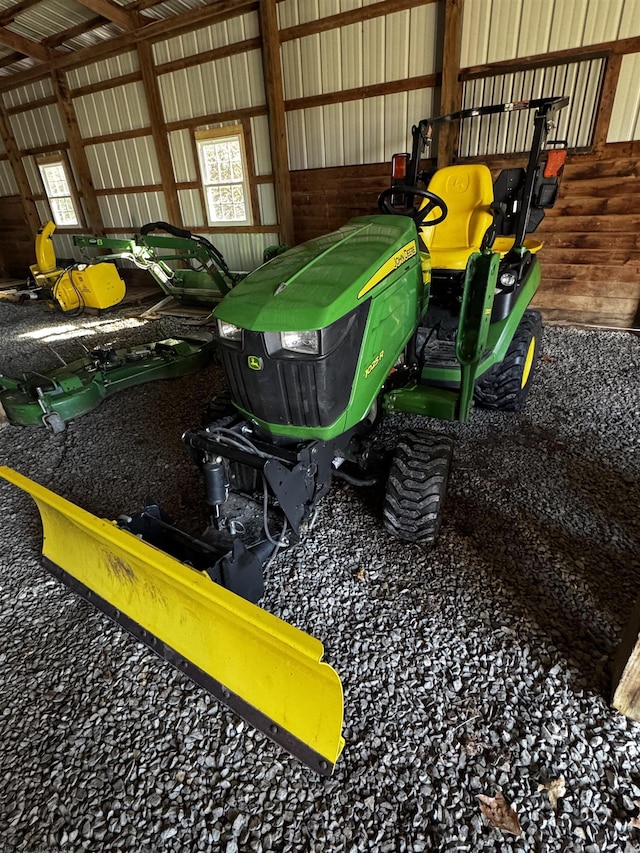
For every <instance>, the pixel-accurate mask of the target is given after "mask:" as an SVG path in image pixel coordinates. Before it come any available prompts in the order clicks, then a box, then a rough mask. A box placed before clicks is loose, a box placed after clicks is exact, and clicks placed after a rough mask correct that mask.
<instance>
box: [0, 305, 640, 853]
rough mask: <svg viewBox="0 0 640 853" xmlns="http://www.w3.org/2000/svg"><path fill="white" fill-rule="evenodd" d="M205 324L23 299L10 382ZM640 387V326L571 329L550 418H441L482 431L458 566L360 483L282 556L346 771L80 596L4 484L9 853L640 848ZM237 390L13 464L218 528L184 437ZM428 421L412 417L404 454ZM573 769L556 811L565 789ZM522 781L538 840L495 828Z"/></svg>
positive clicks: (70, 431) (64, 491)
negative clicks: (291, 749)
mask: <svg viewBox="0 0 640 853" xmlns="http://www.w3.org/2000/svg"><path fill="white" fill-rule="evenodd" d="M46 330H48V331H46ZM180 333H183V334H193V328H192V327H190V326H185V325H181V324H180V323H179V322H177V321H169V320H163V321H161V322H159V321H155V322H146V323H145V322H143V321H140V320H139V318H138V317H136V316H127V312H126V311H124V310H120V311H118V310H116V311H114V312H110V313H108V314H105V315H103V316H101V317H99V318H96V317H88V316H86V317H80V318H76V319H68V318H61V317H60V316H59V315H56V314H52V313H50V312H48V311H47V310H46V308H45V307H44V306H43V305H41V304H39V303H34V304H33V305H10V304H2V303H0V336H1V339H2V347H1V348H0V373H2V374H6V375H8V376H19V375H20V374H21V373H23V372H25V371H32V370H35V371H43V370H46V369H48V368H49V367H51V366H52V365H53V364H54V356H53V355H52V353H51V351H50V349H49V347H50V346H52V347H54V348H55V349H56V351H57V352H59V354H60V355H61V356H62V357H63V358H65V359H66V360H71V359H73V358H76V357H78V356H79V355H80V354H81V348H80V346H79V342H83V343H85V344H86V345H87V346H94V345H97V344H104V343H108V342H110V341H112V340H114V339H115V340H117V341H118V343H119V344H121V345H123V346H127V345H134V344H139V343H143V342H146V341H152V340H159V339H161V338H163V337H168V336H169V335H176V334H180ZM639 375H640V338H638V337H637V336H634V335H632V334H623V333H611V332H601V331H600V332H596V331H585V330H577V329H571V328H559V327H550V328H547V329H546V331H545V340H544V346H543V358H542V360H541V363H540V368H539V372H538V375H537V377H536V381H535V384H534V387H533V389H532V391H531V395H530V397H529V401H528V404H527V409H526V411H525V412H524V413H522V414H519V415H515V414H499V413H495V412H487V411H481V410H477V411H474V413H473V416H472V419H471V422H470V423H469V424H447V423H441V422H436V421H434V422H431V423H429V424H427V425H428V426H431V427H433V428H434V429H435V430H437V431H440V432H443V433H447V434H448V435H451V436H452V437H453V438H454V439H455V441H456V447H455V455H454V471H453V475H452V479H451V485H450V494H449V498H448V501H447V505H446V509H445V521H444V525H443V528H442V533H441V538H440V540H439V542H438V544H437V545H436V547H435V548H434V549H432V550H430V551H427V550H425V549H423V548H422V547H421V546H419V545H405V544H402V543H400V542H398V541H395V540H393V539H390V538H389V536H388V535H387V534H386V533H385V531H384V529H383V527H382V523H381V506H380V500H379V496H377V495H376V494H374V493H373V492H369V493H365V492H364V491H358V490H357V489H355V488H353V487H351V486H349V485H347V484H346V483H343V482H338V483H336V485H335V487H334V488H333V490H332V492H331V493H330V495H329V496H328V497H327V498H326V499H325V501H324V503H323V504H322V506H321V510H320V513H319V518H318V521H317V523H316V525H315V527H314V529H313V531H312V532H311V534H310V535H309V536H308V538H307V539H305V540H304V541H303V542H302V543H300V544H299V545H297V546H295V547H294V548H292V549H290V550H289V551H286V552H284V553H282V554H281V555H279V556H278V558H277V560H276V561H275V562H274V563H273V564H272V566H271V567H270V568H269V571H268V576H267V578H266V594H265V599H264V606H265V608H266V609H268V610H270V611H271V612H273V613H275V614H276V615H278V616H280V617H281V618H284V619H286V620H288V621H290V622H292V623H293V624H295V625H296V626H298V627H299V628H301V629H302V630H304V631H306V632H308V633H310V634H313V635H314V636H316V637H318V638H319V639H320V640H321V641H322V642H323V643H324V646H325V659H326V660H327V661H328V662H330V663H331V664H332V665H333V666H335V668H336V669H337V670H338V672H339V673H340V675H341V678H342V681H343V684H344V688H345V726H344V733H345V738H346V746H345V750H344V753H343V755H342V757H341V758H340V761H339V762H338V765H337V767H336V770H335V773H334V775H333V777H332V778H331V779H320V778H318V777H316V776H314V774H313V773H311V772H310V771H308V770H307V769H306V768H304V767H302V766H301V765H300V764H299V762H297V761H296V760H295V759H293V758H291V757H289V756H287V755H286V754H285V753H283V752H282V751H281V750H280V749H279V748H278V747H276V746H275V745H273V744H271V743H270V742H268V741H267V740H266V738H265V737H264V736H263V735H261V734H260V733H258V732H255V731H253V730H252V729H251V728H250V727H249V726H247V725H246V724H245V723H243V722H241V721H239V720H238V718H237V717H236V716H235V715H234V714H233V713H232V712H230V711H228V710H226V709H224V708H223V707H222V706H220V705H219V704H218V703H217V702H216V701H215V700H213V699H212V698H211V697H209V696H207V695H206V694H204V693H203V691H202V690H200V688H198V687H196V686H195V685H193V684H192V683H191V682H190V681H189V680H188V679H186V678H185V677H184V676H183V675H182V674H180V673H178V672H176V671H174V670H173V669H172V668H171V667H170V666H169V665H168V664H165V663H164V662H162V661H160V660H158V659H156V658H155V657H154V656H153V655H152V654H151V653H150V652H148V651H147V650H146V649H145V648H143V647H141V646H139V645H138V644H137V643H135V642H134V641H133V640H132V639H131V638H130V637H129V636H128V635H127V634H126V633H125V632H124V631H123V630H120V628H118V627H117V626H114V625H112V624H111V623H110V622H109V621H108V620H107V619H106V618H103V617H102V615H101V614H99V613H98V612H96V611H94V610H93V609H92V608H91V606H89V605H88V604H86V603H85V602H83V601H81V600H79V599H78V598H76V597H75V596H74V595H73V594H72V593H70V592H69V591H67V590H66V589H65V588H64V587H62V586H60V585H59V584H58V583H57V582H55V581H53V580H52V579H51V578H50V577H49V576H48V575H47V574H46V573H45V572H44V570H43V569H42V567H41V565H40V562H39V554H40V541H41V525H40V519H39V515H38V513H37V510H36V509H35V507H34V505H33V503H32V501H31V500H30V499H29V498H28V497H27V496H26V495H24V494H22V493H21V492H19V491H18V490H16V489H15V488H14V487H12V486H10V485H9V484H7V483H4V482H2V483H0V501H1V505H2V509H3V515H2V522H3V523H2V526H1V527H0V566H1V568H2V573H1V575H0V683H1V684H2V692H1V694H0V768H2V769H1V770H0V779H1V781H2V784H1V785H0V849H1V850H2V851H4V850H5V849H7V850H9V851H13V850H24V851H38V850H57V849H63V850H64V851H81V850H90V851H95V850H118V849H126V850H135V851H150V853H151V851H153V853H155V851H157V850H162V851H184V850H194V851H197V850H202V851H210V850H222V851H228V853H234V851H248V850H251V851H258V852H259V851H274V853H275V851H326V850H331V851H345V853H346V851H373V853H382V851H393V853H396V851H422V850H425V851H426V850H442V851H445V850H452V851H453V850H456V851H473V853H479V851H491V852H492V853H493V851H497V850H500V851H509V853H512V851H515V850H523V849H525V848H526V849H527V850H531V851H544V853H564V851H574V850H575V851H580V853H587V851H588V853H597V851H599V853H614V851H615V853H620V851H624V853H640V837H639V835H638V830H636V829H634V828H632V827H631V826H630V821H631V818H632V817H633V816H634V815H636V814H637V811H638V807H637V805H636V801H638V800H640V784H639V782H638V774H637V768H638V764H639V761H640V725H639V724H638V723H635V722H632V721H630V720H626V719H624V718H623V717H621V716H620V715H619V714H617V713H616V712H615V711H614V710H612V709H611V708H610V707H609V703H608V692H607V691H608V678H609V665H610V661H611V656H612V654H613V653H614V650H615V647H616V645H617V643H618V641H619V639H620V636H621V633H622V630H623V627H624V625H625V622H626V620H627V618H628V616H629V614H630V610H631V607H632V605H633V603H634V600H635V597H636V595H637V584H638V570H639V568H640V565H639V561H638V554H639V553H640V548H639V541H638V540H639V538H640V536H639V534H640V518H639V514H638V506H639V505H640V432H639V428H638V424H639V423H640V394H639V393H638V376H639ZM221 388H222V378H221V374H220V372H219V370H218V368H217V367H216V366H215V365H212V366H211V367H209V368H207V369H206V370H204V371H202V372H201V373H199V374H198V375H196V376H191V377H186V378H184V379H181V380H179V381H171V380H168V381H164V382H157V383H151V384H148V385H144V386H141V387H139V388H137V389H130V390H128V391H124V392H122V393H120V394H119V395H115V396H114V397H112V398H111V399H110V400H107V401H105V402H104V403H102V404H101V405H100V406H99V407H98V408H97V409H95V410H94V411H93V412H90V413H89V414H87V415H85V416H83V417H81V418H78V419H77V420H76V421H75V422H74V423H72V424H70V425H69V426H68V427H67V429H66V430H65V431H64V432H63V433H61V434H59V435H51V434H50V433H48V432H47V431H46V430H45V429H44V428H43V429H39V428H24V429H23V428H19V427H14V426H7V427H5V428H4V429H1V430H0V464H2V465H9V466H10V467H12V468H15V469H17V470H19V471H20V472H22V473H24V474H26V475H27V476H29V477H32V478H33V479H34V480H36V481H38V482H40V483H42V484H43V485H45V486H47V487H48V488H51V489H53V490H54V491H55V492H57V493H58V494H60V495H62V496H63V497H66V498H68V499H69V500H72V501H74V502H75V503H78V504H79V505H80V506H82V507H84V508H85V509H87V510H88V511H90V512H92V513H94V514H96V515H98V516H100V517H105V518H115V517H116V516H117V515H119V514H120V513H123V512H132V511H135V510H136V509H138V508H139V507H141V506H142V505H143V503H144V499H145V497H146V496H147V495H152V496H153V497H154V498H155V499H156V500H157V501H158V502H159V503H160V504H161V505H162V506H164V507H165V509H166V510H167V511H168V512H169V513H170V514H171V515H173V517H174V518H175V519H176V521H178V522H179V523H180V524H182V525H184V526H186V527H187V528H188V529H191V530H194V531H197V530H198V529H200V528H201V527H203V526H204V524H205V523H206V513H207V508H206V505H205V501H204V499H203V489H202V483H201V481H200V475H199V473H198V471H197V469H196V467H195V466H194V465H193V464H192V463H191V462H190V461H189V459H188V456H187V454H186V453H185V452H184V450H183V447H182V445H181V442H180V435H181V433H182V432H183V431H184V429H186V428H189V427H193V426H197V425H198V423H199V420H200V416H201V412H202V411H203V408H204V406H205V404H206V403H207V401H208V400H209V399H210V398H211V397H213V396H214V395H215V394H216V393H218V392H219V391H220V390H221ZM423 424H424V421H423V419H421V418H419V417H415V416H400V415H394V416H392V417H390V418H388V419H387V421H386V422H385V423H384V424H383V427H382V429H381V431H380V441H381V442H382V443H383V444H387V445H388V446H393V443H394V441H396V440H397V436H398V434H399V432H400V430H402V429H404V428H405V427H416V426H420V425H423ZM560 775H564V777H565V780H566V789H567V791H566V795H565V796H564V797H562V798H561V799H560V800H559V801H558V806H557V813H554V811H553V810H552V808H551V805H550V802H549V799H548V796H547V794H546V792H545V791H544V789H543V790H539V785H541V784H543V783H544V784H547V785H548V783H549V782H550V781H552V780H554V779H557V778H558V777H559V776H560ZM498 789H500V790H502V792H503V794H504V796H505V798H506V799H507V800H508V801H509V802H510V803H511V804H512V805H513V807H514V808H515V810H516V812H517V814H518V817H519V819H520V822H521V825H522V827H523V838H521V839H515V838H513V837H511V836H506V835H503V834H502V833H501V832H500V831H499V830H496V829H494V828H492V827H491V826H490V825H489V824H488V823H487V822H486V820H485V819H484V818H483V817H482V816H481V814H480V811H479V807H478V801H477V799H476V797H477V794H479V793H485V794H489V795H493V794H494V793H495V792H496V790H498Z"/></svg>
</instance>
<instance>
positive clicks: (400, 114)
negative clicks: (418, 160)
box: [382, 92, 408, 162]
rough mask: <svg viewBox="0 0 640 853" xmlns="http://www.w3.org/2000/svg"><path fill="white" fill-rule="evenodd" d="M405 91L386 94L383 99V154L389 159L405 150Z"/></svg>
mask: <svg viewBox="0 0 640 853" xmlns="http://www.w3.org/2000/svg"><path fill="white" fill-rule="evenodd" d="M407 107H408V98H407V92H399V93H398V94H397V95H386V96H385V99H384V156H383V158H382V159H383V161H384V162H387V161H391V158H392V157H393V155H394V154H397V153H398V152H400V151H405V150H406V149H405V145H406V137H407Z"/></svg>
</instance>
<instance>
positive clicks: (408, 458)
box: [383, 429, 453, 545]
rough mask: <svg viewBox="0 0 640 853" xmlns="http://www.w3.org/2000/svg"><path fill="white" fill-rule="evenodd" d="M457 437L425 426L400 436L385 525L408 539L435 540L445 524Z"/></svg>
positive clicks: (431, 542) (384, 515)
mask: <svg viewBox="0 0 640 853" xmlns="http://www.w3.org/2000/svg"><path fill="white" fill-rule="evenodd" d="M452 455H453V440H452V439H451V438H449V437H448V436H446V435H434V434H433V433H430V432H428V431H427V430H423V429H408V430H406V431H405V432H404V433H402V435H401V436H400V440H399V442H398V446H397V448H396V450H395V453H394V455H393V459H392V460H391V467H390V469H389V475H388V478H387V487H386V493H385V498H384V508H383V521H384V526H385V528H386V529H387V531H388V532H389V533H391V535H392V536H395V537H396V538H397V539H402V540H403V541H405V542H422V543H424V544H426V545H431V544H433V543H434V542H435V540H436V538H437V536H438V532H439V530H440V525H441V524H442V508H443V504H444V500H445V496H446V494H447V486H448V483H449V470H450V467H451V457H452Z"/></svg>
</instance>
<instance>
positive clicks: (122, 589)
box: [0, 98, 567, 775]
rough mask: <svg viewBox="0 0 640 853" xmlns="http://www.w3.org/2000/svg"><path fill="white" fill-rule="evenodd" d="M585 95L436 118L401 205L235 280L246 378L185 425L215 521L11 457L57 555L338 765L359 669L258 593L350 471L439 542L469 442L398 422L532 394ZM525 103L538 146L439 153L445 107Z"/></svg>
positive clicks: (396, 530)
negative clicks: (564, 137)
mask: <svg viewBox="0 0 640 853" xmlns="http://www.w3.org/2000/svg"><path fill="white" fill-rule="evenodd" d="M566 104H567V99H566V98H545V99H539V100H533V101H524V102H518V103H512V104H501V105H498V106H490V107H482V108H478V109H474V110H465V111H463V112H460V113H457V114H455V115H451V116H444V117H442V118H439V119H433V120H424V121H421V122H420V123H419V124H418V125H417V126H416V127H414V129H413V148H412V152H411V154H404V155H397V156H396V157H395V158H394V162H393V179H392V185H391V186H390V187H389V189H387V190H385V191H384V192H383V193H382V195H381V196H380V199H379V203H380V207H381V209H382V213H380V214H378V215H372V216H362V217H358V218H356V219H352V220H351V221H350V222H348V223H347V224H346V225H344V226H343V227H342V228H340V229H338V230H337V231H335V232H334V233H332V234H327V235H326V236H323V237H319V238H318V239H315V240H311V241H309V242H307V243H304V244H302V245H300V246H296V247H295V248H293V249H290V250H289V251H287V252H285V253H284V254H281V255H278V256H277V257H275V258H274V259H273V260H271V261H270V262H269V263H267V264H265V265H264V266H262V267H260V268H258V269H257V270H255V271H253V272H252V273H250V274H249V275H248V276H247V277H246V278H244V279H243V280H242V281H241V282H239V283H238V284H237V285H236V286H235V287H233V288H232V289H231V290H230V291H229V292H228V293H227V295H226V296H225V297H224V298H223V299H222V301H221V302H220V304H219V306H218V307H217V308H216V310H215V318H216V322H217V336H218V347H219V352H220V356H221V359H222V364H223V367H224V372H225V375H226V379H227V384H228V389H229V396H228V397H227V398H223V399H216V400H214V402H213V405H212V410H211V413H210V417H209V419H208V422H207V424H206V426H203V427H201V428H198V429H193V430H188V431H186V432H185V433H184V435H183V441H184V443H185V445H186V447H187V449H188V451H189V453H190V454H191V456H192V457H193V459H194V461H195V462H196V464H197V465H198V466H199V467H200V469H201V471H202V474H203V479H204V485H205V495H206V501H207V504H208V507H209V513H208V514H209V517H210V523H209V524H208V526H207V528H206V530H205V531H204V533H203V534H202V535H200V536H198V537H194V536H192V535H190V534H187V533H186V532H184V531H182V530H180V529H178V528H177V527H176V526H175V525H174V524H173V523H172V521H171V519H170V518H169V517H168V516H167V515H165V513H164V512H163V511H162V510H161V509H160V507H159V506H157V505H156V504H154V503H153V502H152V501H149V502H148V505H147V506H146V507H145V508H144V509H143V510H142V511H141V512H138V513H137V514H135V515H132V516H123V517H121V518H120V519H119V520H118V522H117V524H114V523H113V522H107V521H104V520H100V519H97V518H95V517H94V516H92V515H90V514H89V513H87V512H85V511H84V510H81V509H80V508H79V507H77V506H75V505H74V504H71V503H69V502H68V501H66V500H64V499H63V498H61V497H59V496H57V495H55V494H53V493H52V492H49V491H48V490H47V489H44V488H43V487H42V486H39V485H38V484H36V483H33V482H31V481H30V480H28V479H27V478H26V477H23V476H22V475H20V474H17V473H15V472H12V471H9V470H8V469H2V470H0V474H1V475H2V476H4V477H5V478H6V479H8V480H10V481H11V482H13V483H15V484H16V485H18V486H20V487H21V488H23V489H25V490H26V491H27V492H29V493H30V494H31V495H32V496H33V498H34V499H35V500H36V502H37V504H38V506H39V509H40V513H41V515H42V518H43V524H44V529H45V531H44V532H45V536H44V546H43V556H44V562H45V565H46V566H47V567H48V568H49V570H50V571H51V572H52V573H53V574H54V575H55V576H56V577H58V578H60V579H61V580H63V581H64V582H66V583H67V584H68V585H69V586H71V588H72V589H74V590H75V591H76V592H78V593H79V594H81V595H83V596H84V597H86V598H87V599H88V600H89V601H91V602H92V603H93V604H95V605H96V606H97V607H99V608H100V609H101V610H103V611H104V612H105V613H107V614H108V615H109V616H110V617H111V618H113V619H114V620H116V621H117V622H118V623H119V624H121V625H123V626H124V627H126V628H127V629H128V630H129V631H130V632H131V633H133V634H134V636H135V637H136V638H137V639H139V640H140V641H141V642H144V643H146V644H148V645H149V646H150V648H152V649H153V650H154V651H156V652H157V653H158V654H160V655H161V656H162V657H163V658H165V659H167V660H169V661H171V662H172V663H174V664H175V665H176V666H177V667H179V668H180V669H181V670H182V671H184V672H185V673H187V674H188V675H189V676H190V677H191V678H192V679H193V680H195V681H197V682H198V683H199V684H201V685H202V686H203V687H205V688H206V689H207V690H208V691H210V692H211V693H212V694H214V695H215V696H217V697H218V698H219V699H220V700H221V701H223V702H224V703H225V704H226V705H228V706H229V707H231V708H232V709H233V710H234V711H236V712H237V713H238V714H240V715H241V716H243V717H245V718H246V719H247V720H249V721H250V722H251V723H252V724H253V725H255V726H256V727H258V728H259V729H261V730H262V731H263V732H264V733H265V734H266V735H267V736H268V737H269V738H271V739H273V740H274V741H276V742H277V743H279V744H281V745H282V746H284V747H285V748H286V749H287V750H289V751H290V752H291V753H292V754H294V755H296V756H298V757H299V758H300V759H301V760H302V761H304V762H305V763H306V764H308V765H309V766H310V767H312V768H314V769H315V770H316V771H317V772H319V773H321V774H325V775H326V774H328V773H330V772H331V770H332V768H333V766H334V765H335V762H336V761H337V759H338V756H339V754H340V751H341V749H342V747H343V744H344V741H343V739H342V736H341V729H342V713H343V699H342V687H341V683H340V680H339V678H338V676H337V674H336V673H335V671H334V670H333V669H332V668H331V667H330V666H328V665H327V664H326V663H323V662H322V654H323V649H322V645H321V644H320V643H319V642H318V641H317V640H315V639H314V638H313V637H310V636H309V635H307V634H304V633H303V632H302V631H299V630H297V629H295V628H294V627H293V626H291V625H289V624H287V623H285V622H283V621H282V620H280V619H278V618H276V617H275V616H273V615H272V614H270V613H268V612H266V611H264V610H262V609H261V608H259V607H256V606H255V604H256V603H257V602H258V601H259V600H260V599H261V597H262V595H263V592H264V586H263V569H264V565H265V563H267V562H268V561H270V560H272V559H273V558H274V556H276V555H277V554H278V552H279V551H280V549H281V548H284V547H286V546H287V545H290V544H293V543H295V542H296V541H299V540H300V539H301V538H302V537H303V536H304V535H305V533H306V532H307V531H308V530H309V528H310V527H311V526H312V523H313V521H314V518H315V515H316V511H317V508H318V505H319V502H320V501H321V499H322V498H323V497H324V496H325V495H326V494H327V493H328V492H329V490H330V488H331V484H332V481H333V480H334V479H336V478H338V479H343V480H346V481H348V482H349V483H352V484H354V485H356V486H357V485H362V486H370V485H372V484H375V483H381V484H382V483H384V490H385V496H384V508H383V519H384V524H385V527H386V528H387V530H388V531H389V532H390V533H391V534H392V535H394V536H397V537H398V538H400V539H401V540H405V541H409V542H416V541H420V542H424V543H427V544H429V543H432V542H433V541H434V540H435V538H436V536H437V534H438V530H439V527H440V524H441V518H442V506H443V503H444V499H445V494H446V488H447V481H448V477H449V467H450V463H451V456H452V442H451V440H450V439H449V438H448V437H447V436H445V435H442V434H439V433H436V434H434V433H432V432H430V431H429V430H427V429H416V428H411V429H408V430H406V431H405V432H404V433H403V434H402V435H401V437H400V439H399V440H398V442H397V445H396V449H395V451H394V453H393V457H392V459H391V460H390V464H389V463H388V461H387V460H384V459H383V458H381V457H380V454H378V453H376V447H375V440H374V435H375V427H376V425H377V424H378V422H379V421H380V419H381V418H382V417H384V415H385V414H386V413H393V412H406V413H413V414H419V415H424V416H426V417H429V418H438V419H441V420H459V421H466V420H467V419H468V417H469V415H470V411H471V406H472V403H473V401H474V399H475V400H476V402H477V403H478V404H480V405H484V406H489V407H493V408H498V409H503V410H510V411H518V410H520V409H521V408H522V406H523V405H524V402H525V399H526V396H527V393H528V391H529V387H530V385H531V381H532V378H533V375H534V371H535V363H536V358H537V356H538V351H539V346H540V336H541V323H540V317H539V315H538V314H537V313H535V312H532V311H529V310H528V306H529V303H530V301H531V299H532V297H533V295H534V294H535V292H536V289H537V287H538V285H539V282H540V267H539V263H538V260H537V258H536V252H537V250H538V249H539V248H540V243H539V242H537V241H535V240H533V239H532V238H530V237H528V236H527V235H528V234H530V233H531V232H533V231H534V229H535V228H536V227H537V225H538V224H539V222H540V221H541V219H542V217H543V216H544V211H545V209H546V208H549V207H551V206H552V205H553V204H554V202H555V200H556V197H557V193H558V185H559V179H560V176H561V173H562V169H563V164H564V157H565V154H566V144H565V143H560V142H557V141H555V142H553V143H551V144H550V143H548V142H547V136H548V133H549V131H550V129H551V127H552V126H553V119H554V117H555V115H556V113H557V112H558V110H560V109H562V108H563V107H564V106H566ZM517 110H532V111H534V128H533V141H532V145H531V151H530V156H529V162H528V165H527V167H526V168H524V169H508V170H506V171H503V172H502V173H501V174H500V175H499V176H498V177H497V179H496V181H495V183H493V181H492V179H491V174H490V172H489V169H488V168H487V167H486V166H484V165H475V164H474V165H456V166H450V167H446V168H444V169H440V170H439V171H436V172H435V174H434V175H433V177H431V178H430V179H429V177H428V176H427V175H426V174H425V173H424V172H423V171H421V162H420V161H421V156H422V155H423V153H425V150H426V152H427V153H428V150H429V145H430V143H431V138H432V132H433V129H434V127H437V125H438V124H442V123H443V122H450V121H454V120H459V119H466V118H469V117H472V116H492V115H498V114H500V113H509V112H512V111H517ZM385 462H387V464H385ZM132 534H133V535H132ZM169 555H172V556H169Z"/></svg>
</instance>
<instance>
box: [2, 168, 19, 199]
mask: <svg viewBox="0 0 640 853" xmlns="http://www.w3.org/2000/svg"><path fill="white" fill-rule="evenodd" d="M5 195H18V186H17V184H16V180H15V178H14V177H13V171H12V169H11V164H10V163H9V161H8V160H0V196H5Z"/></svg>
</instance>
